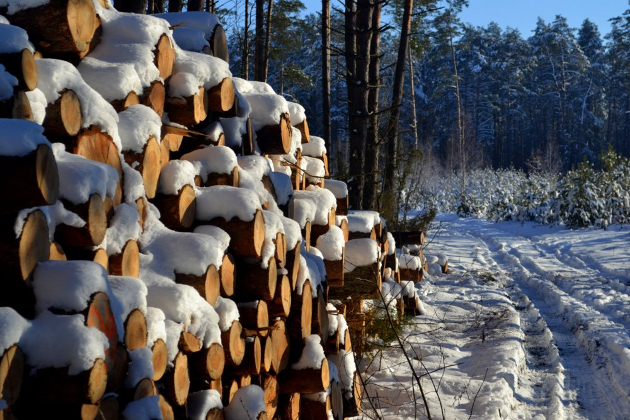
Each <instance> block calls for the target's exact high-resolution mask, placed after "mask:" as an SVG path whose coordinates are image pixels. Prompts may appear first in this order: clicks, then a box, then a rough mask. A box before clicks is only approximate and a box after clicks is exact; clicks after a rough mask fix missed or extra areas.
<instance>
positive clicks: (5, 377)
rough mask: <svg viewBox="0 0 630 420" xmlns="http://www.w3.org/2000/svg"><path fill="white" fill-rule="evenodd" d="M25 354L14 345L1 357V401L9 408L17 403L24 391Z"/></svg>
mask: <svg viewBox="0 0 630 420" xmlns="http://www.w3.org/2000/svg"><path fill="white" fill-rule="evenodd" d="M23 376H24V353H22V350H20V348H19V347H18V346H17V345H16V344H14V345H12V346H11V347H9V348H8V349H6V350H5V351H4V353H3V354H2V357H0V399H2V400H4V402H5V403H6V404H7V405H8V406H12V405H13V404H15V403H16V401H17V400H18V398H19V397H20V390H21V389H22V378H23Z"/></svg>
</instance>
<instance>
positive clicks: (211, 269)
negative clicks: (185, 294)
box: [175, 264, 221, 306]
mask: <svg viewBox="0 0 630 420" xmlns="http://www.w3.org/2000/svg"><path fill="white" fill-rule="evenodd" d="M175 282H176V283H178V284H186V285H188V286H191V287H193V288H194V289H195V290H197V292H198V293H199V294H200V295H201V296H202V297H203V298H204V299H206V301H208V303H209V304H210V305H212V306H214V305H216V303H217V299H218V298H219V295H220V294H221V280H220V278H219V271H218V270H217V268H216V267H215V266H214V264H210V265H209V266H208V268H207V269H206V272H205V273H204V274H203V275H201V276H198V275H196V274H182V273H175Z"/></svg>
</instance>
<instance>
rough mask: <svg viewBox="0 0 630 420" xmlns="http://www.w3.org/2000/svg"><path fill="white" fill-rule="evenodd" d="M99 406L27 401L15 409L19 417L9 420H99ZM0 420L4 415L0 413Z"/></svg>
mask: <svg viewBox="0 0 630 420" xmlns="http://www.w3.org/2000/svg"><path fill="white" fill-rule="evenodd" d="M99 413H100V410H99V406H98V404H62V403H42V402H39V401H38V402H37V404H27V402H26V401H24V402H22V401H20V402H19V406H17V407H15V415H16V416H17V417H12V416H11V417H9V419H15V418H20V419H22V418H24V419H35V418H46V417H52V418H59V419H80V420H95V419H98V418H99ZM0 419H2V414H1V412H0Z"/></svg>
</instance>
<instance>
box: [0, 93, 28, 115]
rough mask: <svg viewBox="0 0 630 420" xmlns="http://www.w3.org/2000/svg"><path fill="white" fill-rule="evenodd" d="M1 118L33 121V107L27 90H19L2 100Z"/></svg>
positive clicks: (0, 104) (0, 103)
mask: <svg viewBox="0 0 630 420" xmlns="http://www.w3.org/2000/svg"><path fill="white" fill-rule="evenodd" d="M0 118H15V119H18V120H27V121H33V108H31V101H29V99H28V96H26V92H24V91H23V90H18V91H17V92H15V94H14V95H13V96H10V97H9V98H7V99H5V100H4V101H2V102H0Z"/></svg>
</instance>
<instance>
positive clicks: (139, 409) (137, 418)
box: [121, 395, 163, 420]
mask: <svg viewBox="0 0 630 420" xmlns="http://www.w3.org/2000/svg"><path fill="white" fill-rule="evenodd" d="M121 414H122V418H123V419H126V420H149V419H161V418H163V415H162V411H161V409H160V396H159V395H150V396H148V397H144V398H140V399H139V400H135V401H131V402H130V403H129V404H127V405H126V406H125V409H124V410H123V412H122V413H121Z"/></svg>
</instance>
